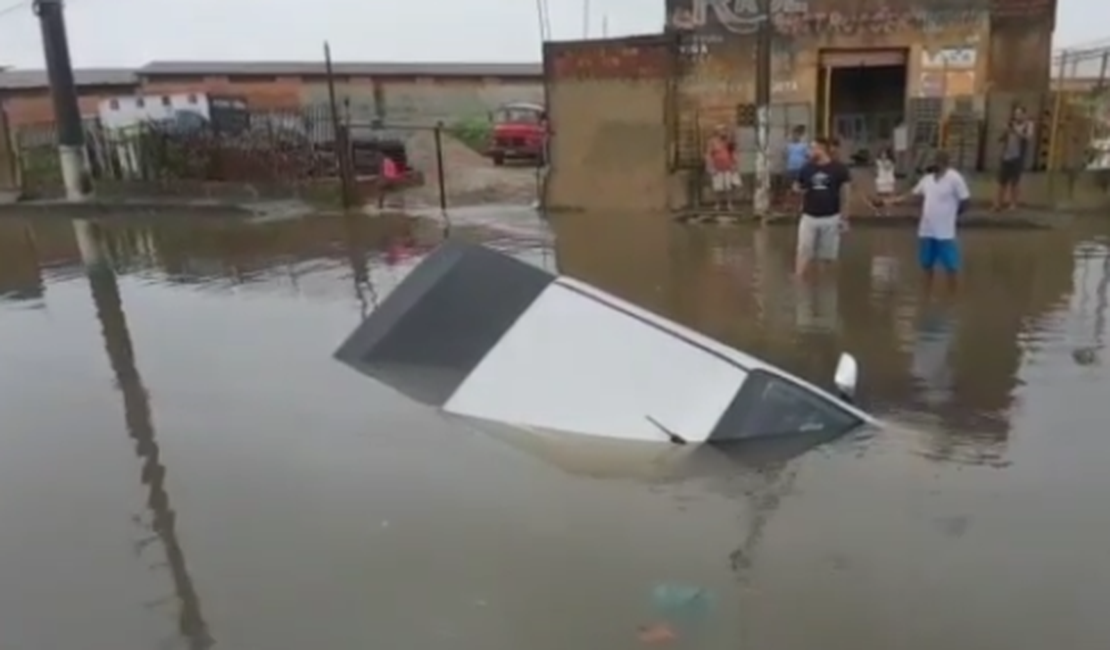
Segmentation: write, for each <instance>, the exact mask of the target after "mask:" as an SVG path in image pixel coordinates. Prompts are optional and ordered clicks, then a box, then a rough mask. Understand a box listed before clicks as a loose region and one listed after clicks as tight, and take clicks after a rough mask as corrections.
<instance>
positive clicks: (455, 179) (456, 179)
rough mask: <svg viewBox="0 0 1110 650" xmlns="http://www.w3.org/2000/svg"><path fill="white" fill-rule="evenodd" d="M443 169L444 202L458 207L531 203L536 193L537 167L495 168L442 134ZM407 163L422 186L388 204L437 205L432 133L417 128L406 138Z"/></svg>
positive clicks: (393, 199)
mask: <svg viewBox="0 0 1110 650" xmlns="http://www.w3.org/2000/svg"><path fill="white" fill-rule="evenodd" d="M442 142H443V168H444V185H445V186H446V193H447V205H448V206H449V207H457V206H463V205H477V204H485V203H495V204H502V205H531V204H532V203H534V202H535V201H536V200H537V198H538V196H539V193H538V187H539V184H538V175H537V169H536V168H535V167H531V166H505V167H496V166H494V164H493V163H492V162H491V161H490V160H489V159H488V158H486V157H485V156H483V155H481V154H479V153H478V152H476V151H474V150H473V149H471V148H470V147H468V146H466V145H465V144H463V143H461V142H459V141H458V140H456V139H455V138H453V137H451V136H450V135H447V134H446V133H445V134H443V138H442ZM408 154H409V163H410V164H411V165H412V166H413V167H415V168H416V169H418V170H420V171H422V172H423V173H424V179H425V180H424V186H423V187H416V188H412V189H410V190H406V191H404V192H403V193H401V194H400V195H398V196H394V197H391V200H390V203H395V204H397V203H401V204H403V205H404V206H406V207H426V206H435V205H438V204H439V186H438V183H437V180H436V178H437V176H436V148H435V135H434V133H433V132H432V131H430V130H428V131H420V132H417V133H416V134H415V135H413V136H412V137H411V138H410V139H409V141H408Z"/></svg>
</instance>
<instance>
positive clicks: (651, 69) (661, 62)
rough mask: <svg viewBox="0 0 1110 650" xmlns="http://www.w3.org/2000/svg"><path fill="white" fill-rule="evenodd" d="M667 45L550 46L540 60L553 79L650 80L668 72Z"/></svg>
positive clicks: (654, 41)
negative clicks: (544, 60)
mask: <svg viewBox="0 0 1110 650" xmlns="http://www.w3.org/2000/svg"><path fill="white" fill-rule="evenodd" d="M670 45H671V44H670V42H669V40H666V39H659V38H650V39H645V38H643V37H631V38H629V39H609V40H605V41H587V42H585V43H581V44H577V43H576V44H565V43H564V44H551V45H549V46H548V50H547V51H546V52H545V53H544V58H545V59H548V60H549V61H550V71H551V74H552V76H553V78H555V79H579V80H585V79H652V78H661V77H664V76H666V74H667V73H668V72H669V70H670V52H671V50H670Z"/></svg>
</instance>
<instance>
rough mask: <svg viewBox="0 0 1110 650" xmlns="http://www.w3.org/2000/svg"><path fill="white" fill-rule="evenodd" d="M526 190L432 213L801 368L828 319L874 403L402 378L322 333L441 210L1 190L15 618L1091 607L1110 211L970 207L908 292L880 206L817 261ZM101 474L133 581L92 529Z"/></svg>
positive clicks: (424, 642) (90, 639)
mask: <svg viewBox="0 0 1110 650" xmlns="http://www.w3.org/2000/svg"><path fill="white" fill-rule="evenodd" d="M499 219H503V220H504V223H500V222H499V221H498V220H499ZM527 219H528V218H527V217H525V216H521V215H514V214H512V213H506V215H505V216H504V217H500V216H498V217H496V218H492V217H488V215H487V217H482V218H481V219H477V218H476V219H473V220H468V219H467V218H465V217H463V218H460V219H456V220H454V221H453V226H452V236H456V237H461V238H466V239H470V240H474V241H482V242H486V243H488V244H489V245H491V246H494V247H498V248H501V249H503V250H506V251H508V252H510V253H512V254H515V255H518V256H520V257H522V258H524V259H527V260H528V261H530V262H532V263H534V264H537V265H540V266H543V267H545V268H551V269H555V268H558V269H559V270H560V272H562V273H565V274H568V275H572V276H575V277H579V278H582V279H584V280H586V281H589V282H591V283H594V284H596V285H599V286H601V287H602V288H604V289H606V290H608V291H611V292H613V293H615V294H617V295H620V296H622V297H624V298H626V299H628V300H630V301H632V302H634V303H636V304H639V305H641V306H643V307H645V308H647V309H650V310H653V311H656V312H658V313H661V314H664V315H666V316H669V317H671V318H673V319H675V320H677V321H679V322H682V323H683V324H686V325H688V326H690V327H693V328H694V329H697V330H699V331H702V332H704V333H705V334H707V335H709V336H712V337H714V338H716V339H718V340H721V341H724V342H726V343H728V344H731V345H734V346H736V347H739V348H741V349H744V350H746V351H749V352H752V353H755V354H757V355H759V356H762V357H764V358H766V359H767V360H769V361H771V362H773V363H776V364H778V365H781V366H783V367H785V368H787V369H789V370H791V371H793V372H795V373H798V374H799V375H801V376H804V377H806V378H807V379H810V380H812V381H814V382H817V383H822V384H827V383H828V381H829V379H830V378H831V376H832V373H833V369H834V367H835V364H836V359H837V356H838V355H839V353H840V352H841V351H843V350H847V351H850V352H851V353H853V354H854V355H855V356H856V357H857V358H858V359H859V361H860V364H861V368H862V371H863V375H862V380H863V386H862V387H861V399H862V400H863V401H864V402H865V405H866V406H867V407H868V408H869V409H871V410H873V411H874V412H876V413H877V414H878V415H880V416H881V417H882V418H884V419H885V420H887V421H888V422H889V423H890V426H889V427H888V428H886V429H884V430H883V431H881V432H879V433H877V434H874V435H866V436H860V437H856V438H853V439H851V440H842V441H826V440H810V439H796V440H790V441H785V442H775V443H772V444H771V445H770V446H757V447H754V448H753V447H752V446H751V445H746V446H743V447H729V448H708V447H706V448H679V447H664V448H661V447H655V446H651V447H643V446H636V445H633V446H628V445H627V444H618V443H611V442H607V441H573V440H567V439H565V438H560V437H558V436H545V435H522V434H521V433H520V432H514V431H508V430H498V429H493V428H491V427H489V426H476V425H473V424H468V423H466V422H458V421H453V420H451V419H445V418H443V417H440V416H438V415H437V414H434V413H429V412H427V411H426V410H424V409H421V408H420V407H417V406H415V405H412V404H408V403H407V402H405V401H404V400H400V399H398V398H397V397H396V396H395V395H393V394H392V393H390V392H389V391H388V390H386V389H383V388H382V387H380V386H375V385H373V384H372V382H367V381H366V380H365V379H364V378H363V377H361V376H357V375H355V373H350V372H349V371H346V370H345V369H344V368H342V367H340V364H335V363H333V362H332V361H331V358H330V357H331V352H332V351H333V349H334V347H335V345H336V344H338V342H339V341H340V340H342V339H343V338H345V337H346V335H347V334H348V333H349V332H350V330H351V329H352V328H353V327H354V326H355V325H356V324H357V323H358V322H359V320H360V319H361V318H365V316H366V315H367V314H368V313H370V312H371V311H372V310H373V309H374V308H375V307H376V306H377V305H378V304H379V303H380V301H381V300H382V299H383V298H384V297H385V296H386V295H388V293H389V291H390V290H391V289H392V288H393V287H394V286H396V284H397V283H398V282H400V281H401V279H403V277H404V276H405V274H406V273H407V272H408V271H409V270H411V269H412V268H413V267H414V266H415V265H416V264H417V263H418V262H419V260H420V259H421V257H422V255H423V254H424V253H425V252H426V251H428V250H430V249H431V248H432V247H434V246H435V245H436V244H437V243H438V242H440V241H441V240H442V237H443V229H442V224H441V223H439V222H437V221H422V220H416V219H409V218H406V217H403V216H388V217H383V218H377V219H369V218H361V217H359V218H338V217H335V218H333V217H315V218H311V219H305V220H288V221H271V222H267V223H253V224H252V223H243V222H224V221H216V220H209V221H204V222H198V223H187V222H180V221H161V222H123V221H105V222H101V223H95V224H90V223H78V224H73V223H70V222H65V221H62V220H44V221H42V222H39V223H28V222H23V221H13V220H0V337H2V338H3V340H4V342H5V346H4V349H3V351H0V410H2V411H3V412H4V413H5V418H6V422H7V425H6V426H5V430H6V431H5V434H4V435H3V436H0V490H2V491H3V492H4V493H5V495H6V496H5V498H4V499H3V500H0V518H3V520H4V521H5V531H4V532H3V533H0V612H3V613H0V629H5V630H8V629H13V630H14V629H16V628H19V630H21V631H20V632H19V635H17V636H16V637H15V639H14V642H15V643H16V646H19V645H20V643H21V642H22V643H23V645H26V646H28V647H37V646H47V645H51V646H57V647H63V646H66V647H68V646H72V645H74V644H77V645H82V644H83V645H103V646H112V645H114V646H117V647H123V646H127V647H151V648H154V647H160V645H162V643H163V640H164V639H165V637H166V636H167V634H166V630H165V629H164V622H161V623H160V622H152V621H151V620H150V619H149V617H148V616H147V614H145V613H142V612H147V611H149V610H150V608H151V607H154V608H156V609H157V608H160V607H162V606H164V605H168V604H169V603H172V604H173V607H174V608H175V610H176V611H175V615H176V619H177V624H176V625H175V626H174V630H173V633H174V634H175V635H176V637H177V638H179V639H181V640H183V642H184V643H185V644H186V645H187V646H188V647H190V648H196V649H200V648H208V647H212V646H213V645H214V644H216V641H215V640H218V641H219V643H218V644H217V646H218V647H227V648H256V647H270V648H285V647H288V648H293V647H305V646H308V645H312V646H315V647H321V648H331V647H335V648H340V647H354V646H356V645H359V646H366V645H391V646H392V645H397V646H403V645H421V646H430V645H446V644H450V645H451V646H452V647H462V648H470V647H474V648H479V647H481V648H494V649H502V648H503V649H505V650H509V649H510V648H519V647H529V648H534V649H536V650H547V649H549V648H550V649H551V650H555V649H556V648H565V647H569V646H588V647H601V646H604V647H616V648H635V647H641V646H642V643H641V640H638V639H637V638H636V630H637V629H638V628H640V627H641V626H644V625H646V624H648V623H651V622H653V621H659V620H664V621H666V622H668V623H671V624H673V625H674V626H675V629H676V630H677V633H678V635H679V638H678V640H677V641H676V642H675V645H674V647H677V648H702V647H706V648H708V647H725V646H728V647H736V646H737V645H742V646H746V647H775V648H781V649H791V648H798V649H799V650H801V649H802V648H811V647H814V645H815V644H818V643H819V644H820V645H821V646H822V647H826V648H833V649H837V650H838V649H841V648H844V649H848V648H852V649H853V650H854V649H857V648H861V647H891V646H897V647H904V648H907V649H909V650H918V649H920V650H926V649H928V648H935V647H939V646H945V647H975V648H978V649H980V650H993V649H994V648H998V649H999V650H1001V649H1002V648H1005V649H1006V650H1015V649H1016V650H1022V649H1026V648H1028V649H1029V650H1033V649H1034V648H1037V649H1039V648H1042V647H1046V646H1047V645H1049V644H1055V645H1056V646H1057V647H1067V648H1088V647H1097V643H1099V642H1101V640H1102V639H1103V638H1105V636H1106V635H1107V634H1110V623H1107V622H1106V621H1105V617H1103V616H1102V615H1101V602H1102V598H1103V596H1104V594H1105V590H1106V589H1107V588H1110V570H1108V569H1106V568H1105V563H1104V562H1102V555H1103V552H1102V549H1104V548H1105V546H1106V544H1108V543H1110V515H1107V514H1106V510H1105V508H1104V507H1103V506H1102V503H1103V501H1104V500H1105V497H1104V495H1105V493H1106V490H1107V489H1110V475H1108V474H1107V473H1106V472H1105V471H1104V466H1105V462H1106V459H1107V458H1108V457H1110V439H1106V437H1105V436H1104V435H1103V434H1102V433H1101V432H1102V431H1104V430H1105V425H1104V424H1102V415H1101V414H1102V409H1101V407H1100V405H1101V402H1102V401H1105V399H1106V394H1107V390H1108V389H1110V372H1108V370H1107V365H1106V359H1105V354H1106V353H1105V337H1106V336H1107V332H1108V329H1110V326H1108V324H1107V317H1108V311H1110V253H1108V251H1110V239H1108V238H1107V233H1110V226H1106V225H1105V224H1101V223H1091V224H1086V225H1082V226H1081V227H1080V228H1078V229H1076V230H1074V231H1068V232H1063V231H1061V232H1037V233H1018V232H990V233H986V232H982V233H976V232H968V233H966V234H965V236H964V241H963V256H964V259H965V261H966V272H965V274H964V279H963V285H962V287H961V290H960V291H959V292H958V293H957V294H956V295H953V296H943V295H938V296H935V297H926V296H923V295H922V294H921V292H920V288H919V284H920V283H919V281H920V278H919V276H918V273H917V271H916V268H915V262H914V260H915V257H914V245H915V242H914V239H913V234H912V233H911V232H908V231H905V232H903V231H899V230H882V231H874V232H868V231H866V230H860V231H857V232H852V233H851V234H850V237H849V239H848V240H847V241H846V242H845V249H844V259H843V262H842V264H841V267H840V269H839V272H838V273H836V274H835V275H832V276H827V277H824V278H820V279H819V280H818V281H816V282H814V283H812V284H802V285H799V284H797V283H795V282H794V281H793V279H792V278H791V276H790V268H791V258H792V246H793V240H792V233H791V232H789V229H770V230H756V229H753V230H742V229H741V230H735V229H734V230H711V229H691V228H678V227H675V226H673V225H672V224H670V223H669V222H668V221H667V220H666V219H664V218H661V217H658V216H653V215H629V216H621V215H593V214H587V215H568V216H560V217H557V218H553V219H552V220H551V222H550V223H549V224H544V223H539V222H532V221H528V220H527ZM90 293H91V295H92V298H93V301H92V303H93V305H92V306H93V309H91V310H90V309H89V308H88V296H89V294H90ZM125 312H126V313H125ZM97 330H99V332H100V334H101V338H102V343H103V349H104V350H105V351H107V355H108V364H107V367H105V365H104V354H103V352H102V351H100V349H99V348H100V347H101V346H99V345H98V344H97V342H96V332H97ZM90 350H92V352H95V354H93V353H92V352H90ZM137 359H141V363H140V362H139V360H137ZM140 367H141V368H142V370H143V372H142V375H140V371H139V368H140ZM106 386H108V388H110V390H108V389H107V388H106ZM148 388H149V390H150V393H148ZM152 395H153V398H152ZM121 397H122V401H123V419H122V421H120V420H119V419H118V412H119V399H120V398H121ZM156 408H157V415H158V417H157V421H158V424H159V426H158V432H157V438H156V435H155V426H154V422H155V409H156ZM120 428H122V429H124V430H126V432H127V434H128V435H129V436H130V437H131V438H132V440H134V444H135V452H136V454H137V455H138V456H139V458H140V462H141V486H139V487H140V488H141V489H139V490H138V491H136V483H135V482H134V480H133V478H131V474H129V473H128V472H129V471H131V470H132V468H131V466H130V465H128V464H127V462H128V461H130V462H132V463H133V462H134V459H133V458H130V459H128V458H122V457H121V455H120V454H118V452H117V451H115V449H116V445H114V444H113V442H112V441H113V440H116V441H118V435H119V434H118V433H113V432H118V431H119V429H120ZM101 432H104V434H103V435H101ZM59 449H66V450H67V451H66V453H65V454H64V455H59V453H58V451H57V450H59ZM167 466H169V467H172V468H173V472H172V474H171V473H169V472H168V471H167V469H166V468H167ZM47 470H49V471H47ZM47 474H49V476H50V478H49V479H48V478H47ZM125 479H126V480H125ZM171 488H172V492H173V494H174V505H175V506H176V508H179V509H180V510H181V511H183V512H186V513H187V517H185V518H184V519H179V518H178V516H177V514H176V512H177V510H176V509H175V508H174V507H171V505H170V498H169V494H170V491H171ZM132 499H135V500H138V501H141V502H142V503H143V504H145V509H146V511H147V512H146V514H145V515H143V516H142V517H139V518H136V519H135V521H138V522H140V523H142V525H144V526H145V527H147V528H148V529H149V531H150V535H149V536H148V537H147V538H145V539H143V540H141V541H140V542H138V543H137V548H138V550H139V552H140V554H142V553H143V552H144V549H146V548H148V547H150V546H151V545H152V544H159V545H161V546H162V548H163V552H164V554H165V563H164V565H162V566H164V567H165V569H167V570H166V571H165V572H157V575H158V576H161V577H157V578H155V577H152V575H151V572H149V571H148V570H147V568H146V566H145V564H146V563H145V561H144V562H143V563H142V564H143V565H144V566H143V567H142V568H141V570H138V569H135V568H133V567H131V565H130V564H128V563H127V562H126V561H123V560H120V559H119V558H118V557H117V554H118V551H119V548H120V546H121V545H122V546H124V547H126V545H127V543H128V542H127V541H122V542H121V540H126V538H127V536H128V535H129V534H133V528H131V527H130V526H133V524H131V525H129V526H128V530H130V531H132V532H128V531H126V530H122V529H121V527H120V526H119V525H118V523H117V519H118V516H119V511H120V510H121V508H122V509H126V508H128V507H129V506H128V505H127V504H128V503H129V502H130V500H132ZM121 504H122V505H121ZM66 508H72V509H78V508H79V509H80V511H81V512H82V513H84V514H83V515H82V517H81V518H80V520H79V521H78V520H77V519H71V518H65V517H62V516H60V515H57V514H53V513H60V512H63V511H64V510H65V509H66ZM124 519H126V517H125V518H124ZM186 548H187V549H188V550H189V562H188V564H187V563H186V561H185V549H186ZM671 583H685V584H690V585H696V587H697V589H696V590H695V592H696V593H698V594H701V593H706V594H712V595H713V599H712V600H713V602H714V608H715V609H714V612H713V613H711V614H710V615H708V617H707V618H705V619H704V620H701V619H699V622H697V623H690V622H688V621H687V622H682V621H679V620H677V619H678V618H681V617H679V616H678V615H676V614H674V612H669V613H668V612H667V611H660V607H659V603H658V602H654V600H653V598H654V599H655V600H658V598H657V596H659V594H671V595H673V594H675V593H680V594H681V593H687V591H684V590H683V589H679V588H673V589H672V588H671V587H670V586H668V585H671ZM5 585H8V586H5ZM13 585H18V587H16V586H13ZM29 585H33V587H31V588H30V590H28V586H29ZM672 586H673V585H672ZM169 590H172V591H173V593H174V596H173V597H172V598H171V599H169V600H166V599H164V598H163V597H162V594H164V593H166V592H167V591H169ZM90 593H103V594H119V596H118V597H115V598H106V597H105V598H97V599H94V600H95V602H91V603H90V602H89V599H88V598H87V597H85V596H79V595H78V594H90ZM201 593H203V594H204V595H205V601H204V602H205V608H204V611H203V614H202V609H201V605H200V602H201V599H200V596H199V594H201ZM690 593H693V592H690ZM653 594H654V596H653ZM115 601H118V603H116V602H115ZM707 602H708V601H707ZM129 603H130V604H129ZM134 603H149V604H150V605H149V606H148V607H146V608H143V607H135V606H134V605H133V604H134ZM47 609H49V610H50V613H49V615H47V614H46V613H44V610H47ZM663 609H666V608H665V607H664V608H663ZM94 612H95V613H94ZM137 612H139V613H137ZM672 615H673V616H672ZM672 618H674V619H675V620H671V619H672ZM9 619H10V620H9ZM81 626H85V627H84V628H83V632H82V633H80V634H77V633H74V632H71V631H69V630H71V629H77V628H80V627H81Z"/></svg>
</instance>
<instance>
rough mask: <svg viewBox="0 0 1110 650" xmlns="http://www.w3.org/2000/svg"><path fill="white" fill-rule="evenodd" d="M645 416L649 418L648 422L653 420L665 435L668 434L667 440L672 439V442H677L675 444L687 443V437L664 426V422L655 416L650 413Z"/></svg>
mask: <svg viewBox="0 0 1110 650" xmlns="http://www.w3.org/2000/svg"><path fill="white" fill-rule="evenodd" d="M644 417H645V418H646V419H647V421H648V422H651V424H652V425H653V426H654V427H655V428H656V429H659V431H661V432H662V433H663V435H665V436H667V440H668V441H670V442H671V443H672V444H675V445H684V444H686V439H685V438H683V437H682V436H680V435H678V434H677V433H675V432H674V431H671V430H670V429H668V428H667V427H665V426H663V424H662V423H661V422H660V421H659V420H656V419H655V418H653V417H651V416H650V415H645V416H644Z"/></svg>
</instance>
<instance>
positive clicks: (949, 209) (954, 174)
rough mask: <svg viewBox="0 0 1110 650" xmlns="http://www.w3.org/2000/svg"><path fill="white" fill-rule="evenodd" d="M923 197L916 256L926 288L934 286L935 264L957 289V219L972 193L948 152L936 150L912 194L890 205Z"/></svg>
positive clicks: (950, 284) (905, 195)
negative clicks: (928, 167)
mask: <svg viewBox="0 0 1110 650" xmlns="http://www.w3.org/2000/svg"><path fill="white" fill-rule="evenodd" d="M913 198H920V199H921V201H922V205H921V220H920V221H919V222H918V226H917V256H918V262H919V263H920V264H921V270H922V271H924V272H925V290H926V291H929V290H931V289H932V285H933V275H934V271H935V270H936V267H938V266H940V267H943V268H944V271H945V273H946V274H947V276H948V285H949V288H950V289H951V290H955V288H956V285H957V278H958V276H959V272H960V249H959V246H958V245H957V242H956V220H957V218H958V217H959V216H960V215H961V214H963V213H964V212H965V211H966V210H967V206H968V203H969V202H970V200H971V192H970V190H969V189H968V187H967V181H965V180H964V177H963V174H961V173H960V172H958V171H956V170H955V169H952V168H951V166H950V165H949V159H948V153H947V152H945V151H938V152H936V154H935V156H934V158H933V168H932V170H931V171H930V172H929V173H927V174H926V175H925V176H922V177H921V180H920V181H918V182H917V185H916V186H915V187H914V188H913V190H912V191H911V192H910V193H909V194H903V195H902V196H898V197H894V198H893V199H890V200H888V201H887V203H888V204H894V203H901V202H904V201H907V200H910V199H913Z"/></svg>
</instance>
